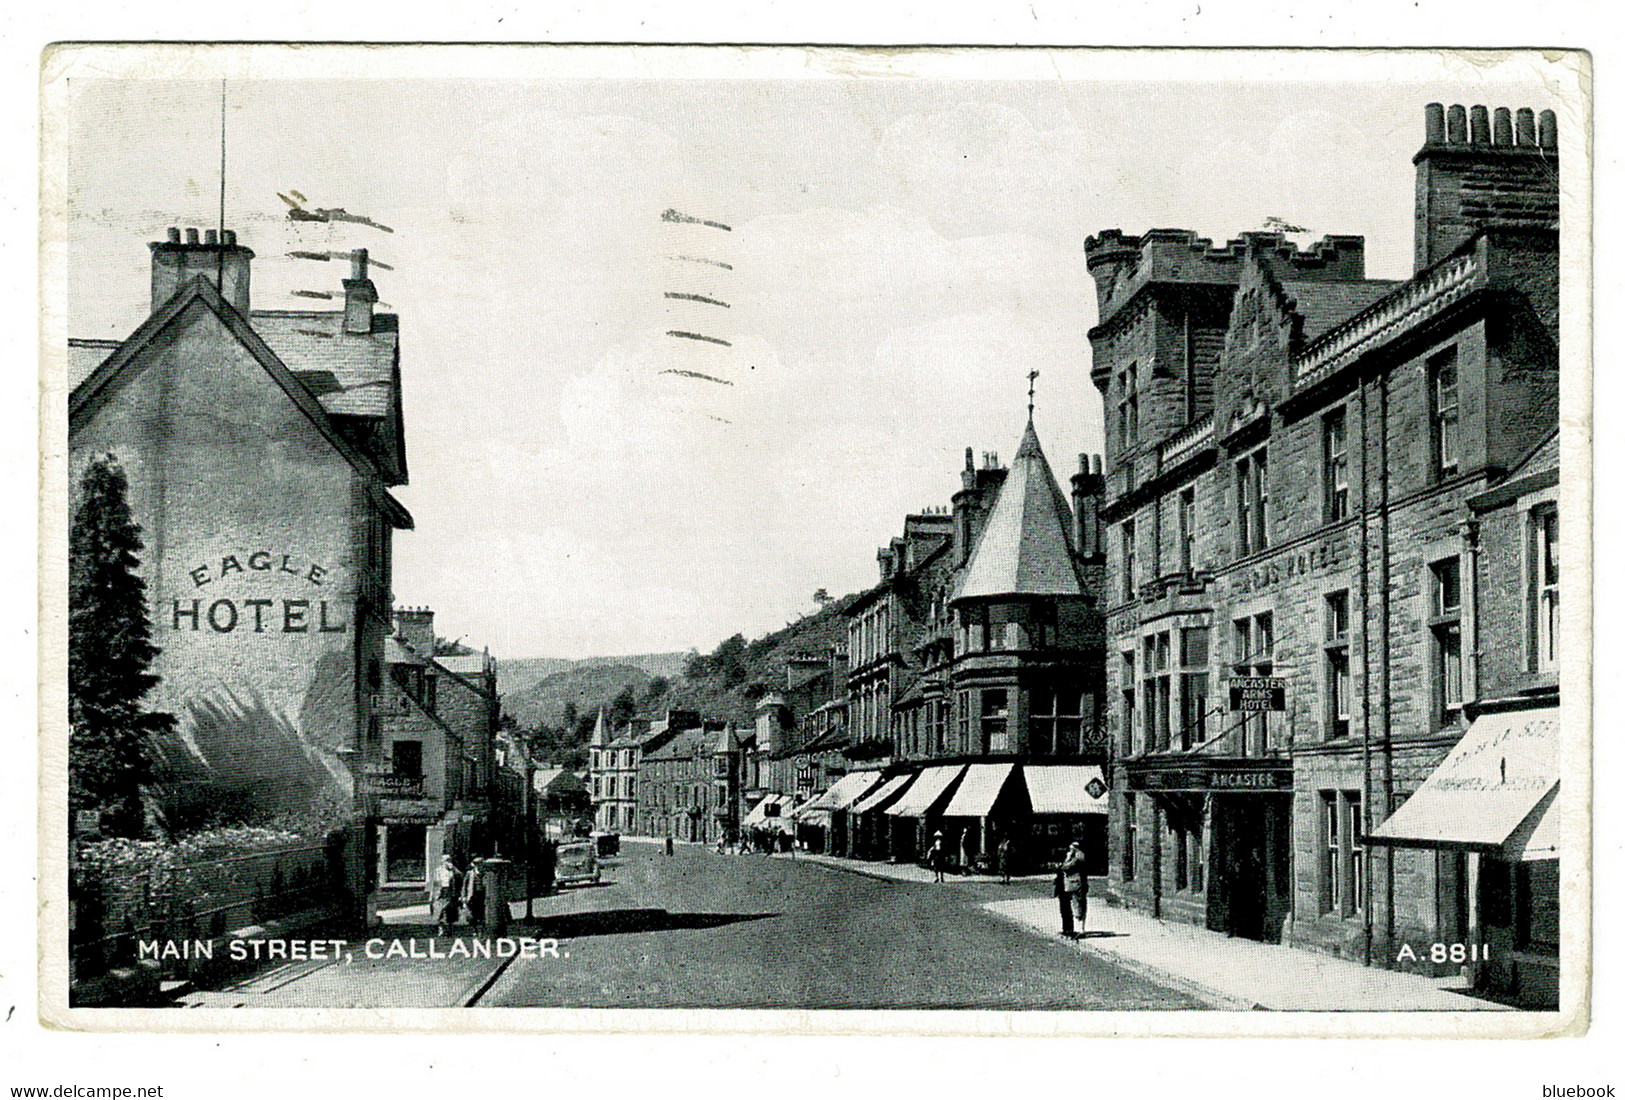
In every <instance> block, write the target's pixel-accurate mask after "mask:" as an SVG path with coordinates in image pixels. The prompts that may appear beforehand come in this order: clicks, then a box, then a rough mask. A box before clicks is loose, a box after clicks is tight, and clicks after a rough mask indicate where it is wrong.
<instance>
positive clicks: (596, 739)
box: [589, 707, 609, 748]
mask: <svg viewBox="0 0 1625 1100" xmlns="http://www.w3.org/2000/svg"><path fill="white" fill-rule="evenodd" d="M589 744H592V745H595V746H597V747H599V748H602V747H603V746H605V745H607V744H609V727H608V726H607V725H605V724H604V708H603V707H599V708H598V724H597V725H595V726H593V728H592V740H591V741H590V742H589Z"/></svg>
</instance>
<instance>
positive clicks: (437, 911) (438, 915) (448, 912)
mask: <svg viewBox="0 0 1625 1100" xmlns="http://www.w3.org/2000/svg"><path fill="white" fill-rule="evenodd" d="M462 886H463V873H462V872H461V871H459V870H458V869H457V864H456V863H455V862H454V861H453V860H452V858H451V853H450V852H443V853H441V856H440V866H438V867H436V868H435V869H434V878H433V894H432V895H431V896H430V906H429V908H430V911H431V912H433V914H434V926H435V932H436V934H437V935H441V936H446V935H450V934H451V926H452V925H453V924H455V923H456V922H457V899H458V896H459V894H460V893H461V891H462Z"/></svg>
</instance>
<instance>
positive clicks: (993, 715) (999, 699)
mask: <svg viewBox="0 0 1625 1100" xmlns="http://www.w3.org/2000/svg"><path fill="white" fill-rule="evenodd" d="M982 745H983V750H982V751H984V752H1009V751H1010V693H1009V692H1008V691H1006V690H1005V689H1004V688H994V689H992V690H988V691H983V692H982Z"/></svg>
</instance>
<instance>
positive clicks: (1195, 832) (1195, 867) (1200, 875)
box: [1190, 817, 1207, 894]
mask: <svg viewBox="0 0 1625 1100" xmlns="http://www.w3.org/2000/svg"><path fill="white" fill-rule="evenodd" d="M1190 837H1191V889H1192V890H1194V891H1195V892H1196V893H1198V894H1200V893H1201V892H1202V891H1203V890H1204V889H1205V888H1206V885H1207V882H1206V880H1207V864H1206V862H1205V857H1204V856H1203V854H1202V819H1201V818H1200V817H1197V818H1196V819H1195V820H1194V821H1192V822H1191V827H1190Z"/></svg>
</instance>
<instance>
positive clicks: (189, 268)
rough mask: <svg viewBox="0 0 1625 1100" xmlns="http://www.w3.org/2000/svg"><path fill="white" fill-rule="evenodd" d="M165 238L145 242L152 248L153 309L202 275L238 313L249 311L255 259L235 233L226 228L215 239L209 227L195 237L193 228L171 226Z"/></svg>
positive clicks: (196, 232) (156, 308)
mask: <svg viewBox="0 0 1625 1100" xmlns="http://www.w3.org/2000/svg"><path fill="white" fill-rule="evenodd" d="M165 236H166V237H167V239H166V240H162V241H153V242H152V243H151V244H149V245H147V247H148V248H149V249H151V250H152V311H153V312H154V313H156V312H157V311H158V309H159V307H160V306H162V305H163V304H164V303H165V302H167V301H169V300H170V299H171V298H173V297H174V296H175V295H176V294H177V293H178V292H179V291H181V290H182V289H184V288H185V287H186V286H188V285H189V284H190V283H191V282H192V280H193V279H196V278H198V277H199V276H201V277H202V278H205V279H207V280H209V282H211V283H213V284H214V285H215V287H216V288H217V289H218V290H219V291H220V296H221V297H222V298H224V299H225V300H226V301H227V302H229V303H231V307H232V308H233V309H235V310H236V311H237V312H238V313H241V314H243V315H244V316H247V314H248V272H249V264H250V261H252V260H253V259H254V253H253V251H252V250H250V249H248V248H245V247H243V246H241V245H239V244H238V243H237V234H236V233H235V232H233V231H232V230H230V229H228V230H226V231H225V233H224V234H222V235H220V236H219V237H218V239H217V237H216V234H215V231H214V230H212V229H210V230H208V231H207V232H206V233H204V234H203V239H202V240H201V241H200V240H199V239H198V231H197V230H196V229H187V230H186V236H185V239H184V240H183V239H182V238H181V230H180V228H179V227H177V226H171V227H170V229H169V232H168V233H167V234H166V235H165Z"/></svg>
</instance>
